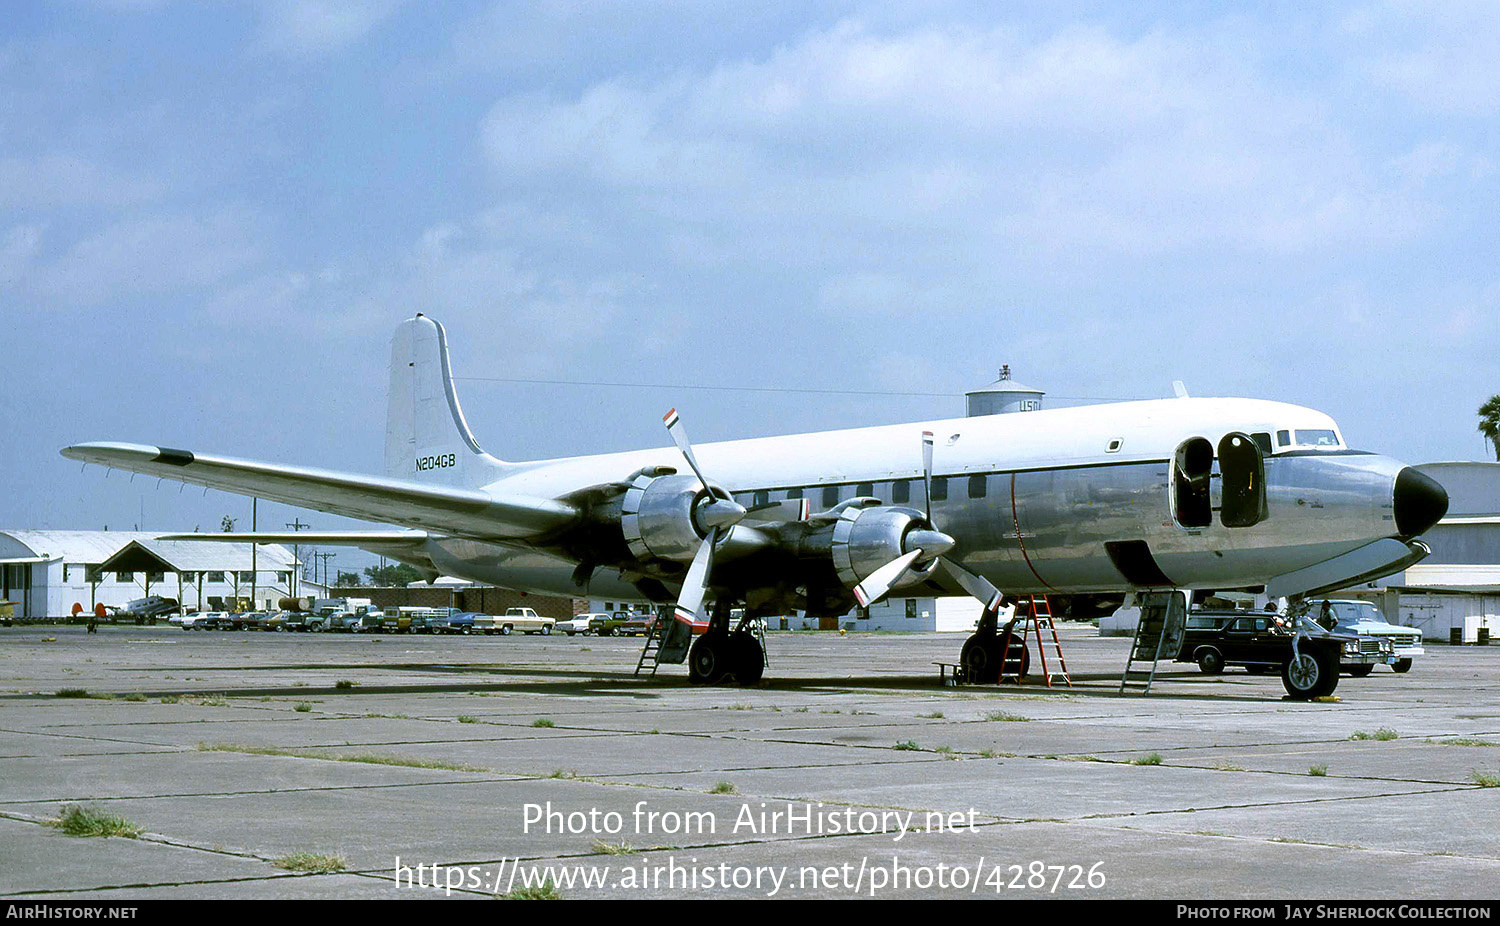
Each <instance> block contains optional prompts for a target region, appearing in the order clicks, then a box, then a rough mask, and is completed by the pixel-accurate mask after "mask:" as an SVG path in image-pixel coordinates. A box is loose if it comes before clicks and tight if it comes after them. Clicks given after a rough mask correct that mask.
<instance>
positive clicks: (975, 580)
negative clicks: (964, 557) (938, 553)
mask: <svg viewBox="0 0 1500 926" xmlns="http://www.w3.org/2000/svg"><path fill="white" fill-rule="evenodd" d="M937 565H938V568H939V569H941V570H943V571H944V572H946V573H947V574H948V576H949V578H951V579H952V580H953V581H954V582H957V583H958V585H959V587H960V588H962V589H963V590H964V591H966V592H968V593H969V594H970V595H972V596H973V597H975V598H978V599H979V600H980V601H982V602H983V603H984V609H985V610H986V611H998V610H1000V599H1002V598H1003V597H1005V596H1004V595H1002V594H1001V593H1000V590H999V589H998V588H995V586H993V585H991V584H990V581H989V580H988V579H986V578H985V577H984V576H977V575H975V574H974V573H972V572H970V571H969V570H967V569H965V568H963V567H962V566H960V565H958V564H957V563H955V562H953V561H952V560H947V559H940V560H938V562H937Z"/></svg>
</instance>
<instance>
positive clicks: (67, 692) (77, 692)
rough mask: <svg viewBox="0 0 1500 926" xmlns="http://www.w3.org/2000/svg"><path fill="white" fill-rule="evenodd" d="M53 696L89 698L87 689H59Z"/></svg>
mask: <svg viewBox="0 0 1500 926" xmlns="http://www.w3.org/2000/svg"><path fill="white" fill-rule="evenodd" d="M54 694H56V695H57V696H58V697H59V698H87V697H91V696H90V695H89V690H88V689H87V688H59V689H57V691H56V692H54Z"/></svg>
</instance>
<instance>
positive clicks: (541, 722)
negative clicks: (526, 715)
mask: <svg viewBox="0 0 1500 926" xmlns="http://www.w3.org/2000/svg"><path fill="white" fill-rule="evenodd" d="M531 725H532V726H533V727H555V726H557V724H555V723H553V722H552V721H551V720H548V719H547V718H546V717H538V718H537V719H535V720H533V721H532V722H531Z"/></svg>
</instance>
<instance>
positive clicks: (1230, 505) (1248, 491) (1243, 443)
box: [1219, 432, 1267, 527]
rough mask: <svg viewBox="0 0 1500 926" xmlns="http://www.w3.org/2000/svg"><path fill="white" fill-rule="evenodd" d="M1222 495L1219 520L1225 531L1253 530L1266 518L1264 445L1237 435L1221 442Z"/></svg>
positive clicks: (1244, 435) (1225, 438) (1220, 471)
mask: <svg viewBox="0 0 1500 926" xmlns="http://www.w3.org/2000/svg"><path fill="white" fill-rule="evenodd" d="M1219 474H1220V477H1221V483H1222V489H1223V491H1222V493H1221V498H1220V502H1219V520H1220V521H1221V522H1222V523H1223V524H1224V526H1225V527H1251V526H1254V525H1256V524H1259V523H1260V522H1261V521H1264V520H1265V518H1266V514H1267V510H1266V478H1265V477H1266V467H1265V458H1264V457H1262V456H1261V451H1260V445H1259V444H1257V443H1256V442H1255V441H1254V440H1253V439H1251V437H1250V435H1248V434H1242V433H1239V432H1235V433H1232V434H1225V435H1224V438H1223V440H1221V441H1219Z"/></svg>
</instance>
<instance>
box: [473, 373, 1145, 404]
mask: <svg viewBox="0 0 1500 926" xmlns="http://www.w3.org/2000/svg"><path fill="white" fill-rule="evenodd" d="M453 378H454V379H455V380H460V381H463V382H472V383H519V384H523V385H528V386H602V387H606V388H610V389H676V390H684V391H686V390H697V391H700V392H769V393H795V394H803V395H856V396H907V397H917V398H929V399H959V398H963V396H964V395H965V394H964V393H961V392H895V391H890V392H887V391H879V390H872V389H799V388H796V387H792V386H704V385H692V384H688V383H612V382H602V381H594V380H580V379H518V378H512V377H505V376H455V377H453ZM1050 398H1054V399H1064V400H1066V401H1069V402H1126V401H1131V400H1129V399H1121V398H1119V397H1108V396H1081V395H1054V396H1050Z"/></svg>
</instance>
